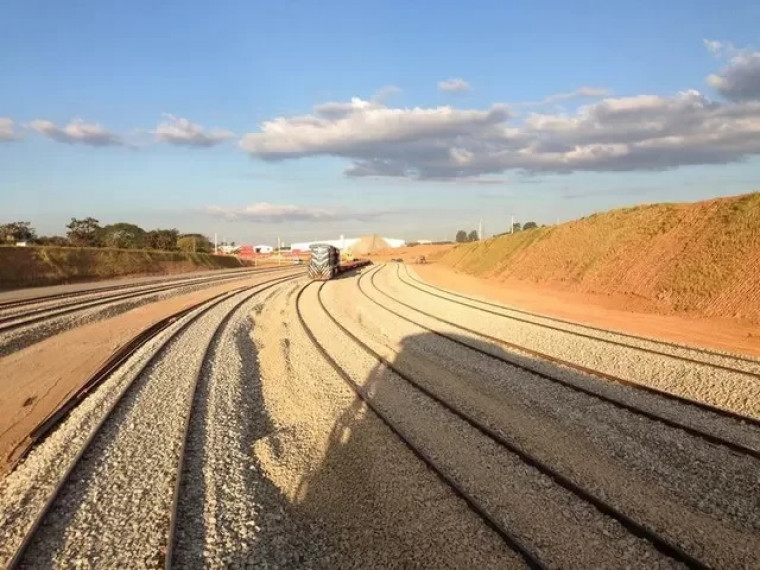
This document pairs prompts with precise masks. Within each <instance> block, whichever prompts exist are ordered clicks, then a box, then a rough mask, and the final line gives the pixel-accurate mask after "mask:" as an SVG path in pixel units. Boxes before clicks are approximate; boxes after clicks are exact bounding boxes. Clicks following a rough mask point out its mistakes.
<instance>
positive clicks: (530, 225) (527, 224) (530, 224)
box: [522, 222, 538, 231]
mask: <svg viewBox="0 0 760 570" xmlns="http://www.w3.org/2000/svg"><path fill="white" fill-rule="evenodd" d="M537 227H538V224H537V223H536V222H525V225H524V226H523V227H522V229H523V231H524V230H532V229H535V228H537Z"/></svg>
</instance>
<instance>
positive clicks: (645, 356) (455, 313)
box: [376, 266, 760, 418]
mask: <svg viewBox="0 0 760 570" xmlns="http://www.w3.org/2000/svg"><path fill="white" fill-rule="evenodd" d="M376 281H377V283H378V286H379V287H380V288H381V289H382V290H383V291H385V292H386V293H388V294H390V295H391V296H395V297H398V298H399V299H403V300H404V302H405V303H408V304H411V305H413V306H414V307H417V308H419V309H420V310H422V311H425V312H430V313H434V314H439V315H441V316H442V317H443V318H445V319H446V320H448V321H452V322H454V323H462V324H464V323H469V324H468V325H466V326H468V327H469V328H471V329H474V330H476V331H477V332H479V333H483V334H487V335H491V336H494V337H496V338H502V339H505V340H508V341H509V342H511V343H514V344H517V345H520V346H522V347H525V348H528V349H531V350H535V351H538V352H541V353H544V354H547V355H550V356H554V357H557V358H561V359H563V360H567V361H569V362H573V363H576V364H579V365H581V366H585V367H588V368H592V369H594V370H598V371H600V372H603V373H607V374H611V375H614V376H618V377H620V378H624V379H626V380H629V381H632V382H636V383H640V384H643V385H646V386H651V387H653V388H657V389H659V390H663V391H665V392H671V393H673V394H677V395H680V396H684V397H686V398H692V399H695V400H698V401H701V402H705V403H707V404H711V405H713V406H717V407H720V408H724V409H726V410H731V411H734V412H738V413H740V414H745V415H748V416H751V417H754V418H760V379H758V377H757V376H755V375H753V374H747V373H739V372H730V371H727V370H717V369H715V368H713V367H710V366H709V365H700V364H694V363H688V362H684V361H682V360H678V359H673V358H668V357H667V356H663V355H657V354H650V353H646V352H642V351H640V350H636V349H635V348H626V347H623V346H610V345H607V344H605V343H601V342H599V341H595V340H593V339H587V338H582V337H579V336H576V335H568V334H567V333H564V332H561V331H556V330H549V329H546V328H543V327H539V326H537V325H535V324H530V323H525V322H519V321H516V320H511V319H505V318H499V317H496V316H494V315H488V314H485V313H483V312H482V311H477V310H475V309H473V308H472V307H468V306H464V305H461V304H457V303H453V302H450V301H445V300H443V299H440V298H437V297H433V296H431V295H430V294H428V293H425V292H422V291H419V290H417V289H414V288H412V287H410V286H409V285H407V284H405V283H403V282H402V281H401V280H399V279H398V277H397V276H396V274H395V271H392V269H391V268H390V267H389V266H386V267H384V268H382V269H381V270H380V271H379V273H378V276H377V279H376ZM620 340H621V341H624V342H629V339H624V338H621V339H620ZM667 350H668V348H667V347H663V351H665V352H667ZM611 355H614V358H611ZM736 364H737V366H739V367H741V366H745V365H746V363H742V362H737V363H736Z"/></svg>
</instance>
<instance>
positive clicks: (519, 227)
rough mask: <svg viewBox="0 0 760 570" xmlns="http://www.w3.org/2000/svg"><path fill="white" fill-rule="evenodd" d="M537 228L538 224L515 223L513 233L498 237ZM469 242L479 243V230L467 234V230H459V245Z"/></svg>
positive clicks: (457, 236)
mask: <svg viewBox="0 0 760 570" xmlns="http://www.w3.org/2000/svg"><path fill="white" fill-rule="evenodd" d="M537 227H538V224H537V223H536V222H525V223H524V224H521V223H520V222H515V223H514V224H512V230H511V231H506V232H504V233H503V234H497V235H500V236H503V235H504V234H508V233H514V232H522V231H526V230H532V229H534V228H537ZM468 241H478V232H477V230H472V231H471V232H469V233H467V231H466V230H459V231H458V232H457V235H456V242H457V243H466V242H468Z"/></svg>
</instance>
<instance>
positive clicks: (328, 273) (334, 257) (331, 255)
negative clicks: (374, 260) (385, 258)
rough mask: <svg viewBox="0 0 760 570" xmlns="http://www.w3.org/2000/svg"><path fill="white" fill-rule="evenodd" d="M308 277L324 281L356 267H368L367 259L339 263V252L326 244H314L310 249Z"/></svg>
mask: <svg viewBox="0 0 760 570" xmlns="http://www.w3.org/2000/svg"><path fill="white" fill-rule="evenodd" d="M309 249H310V250H311V259H310V260H309V267H308V275H309V277H310V278H311V279H319V280H322V281H326V280H328V279H332V278H333V277H336V276H338V275H340V274H341V273H344V272H346V271H350V270H352V269H356V268H357V267H363V266H365V265H369V263H370V261H369V260H368V259H354V260H352V261H345V262H341V259H340V250H339V249H338V248H337V247H335V246H333V245H330V244H327V243H315V244H314V245H312V246H311V247H310V248H309Z"/></svg>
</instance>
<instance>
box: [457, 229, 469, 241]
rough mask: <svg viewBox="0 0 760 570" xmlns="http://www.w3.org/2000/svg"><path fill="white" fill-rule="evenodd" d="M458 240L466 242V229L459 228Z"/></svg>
mask: <svg viewBox="0 0 760 570" xmlns="http://www.w3.org/2000/svg"><path fill="white" fill-rule="evenodd" d="M456 240H457V243H464V242H466V241H467V232H466V231H464V230H459V231H458V232H457V237H456Z"/></svg>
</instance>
